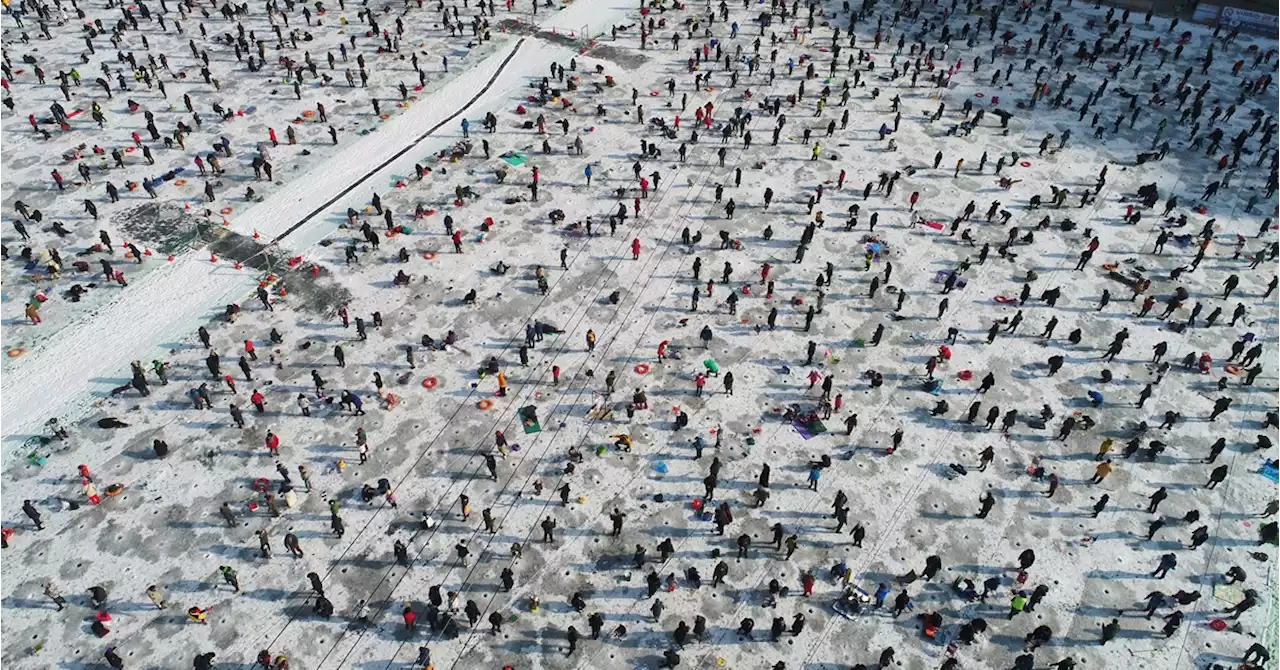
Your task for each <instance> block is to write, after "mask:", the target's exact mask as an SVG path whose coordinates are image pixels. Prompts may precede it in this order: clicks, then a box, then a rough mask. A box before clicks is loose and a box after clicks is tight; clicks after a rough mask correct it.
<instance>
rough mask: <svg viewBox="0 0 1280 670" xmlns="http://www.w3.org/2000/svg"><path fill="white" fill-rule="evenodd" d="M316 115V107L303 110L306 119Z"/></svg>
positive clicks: (303, 116)
mask: <svg viewBox="0 0 1280 670" xmlns="http://www.w3.org/2000/svg"><path fill="white" fill-rule="evenodd" d="M315 115H316V110H314V109H306V110H303V112H302V118H304V119H310V118H312V117H314V116H315Z"/></svg>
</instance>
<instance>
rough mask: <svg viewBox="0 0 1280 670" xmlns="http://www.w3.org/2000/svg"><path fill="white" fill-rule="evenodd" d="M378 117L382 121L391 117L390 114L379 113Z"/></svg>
mask: <svg viewBox="0 0 1280 670" xmlns="http://www.w3.org/2000/svg"><path fill="white" fill-rule="evenodd" d="M378 118H380V119H382V120H383V121H386V120H387V119H389V118H391V115H390V114H379V115H378Z"/></svg>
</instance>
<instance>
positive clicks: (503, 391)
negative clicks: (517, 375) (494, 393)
mask: <svg viewBox="0 0 1280 670" xmlns="http://www.w3.org/2000/svg"><path fill="white" fill-rule="evenodd" d="M498 396H499V397H502V398H505V397H507V373H505V372H503V371H501V370H499V371H498Z"/></svg>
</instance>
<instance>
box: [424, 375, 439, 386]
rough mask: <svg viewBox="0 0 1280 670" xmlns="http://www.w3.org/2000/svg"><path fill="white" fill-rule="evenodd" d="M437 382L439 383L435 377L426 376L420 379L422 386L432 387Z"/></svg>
mask: <svg viewBox="0 0 1280 670" xmlns="http://www.w3.org/2000/svg"><path fill="white" fill-rule="evenodd" d="M439 383H440V380H439V379H436V378H435V377H427V378H426V379H424V380H422V388H426V389H433V388H435V387H436V385H437V384H439Z"/></svg>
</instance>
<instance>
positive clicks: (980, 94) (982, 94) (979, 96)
mask: <svg viewBox="0 0 1280 670" xmlns="http://www.w3.org/2000/svg"><path fill="white" fill-rule="evenodd" d="M985 95H986V93H983V92H982V91H978V92H977V93H974V94H973V97H975V98H981V97H984V96H985Z"/></svg>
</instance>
